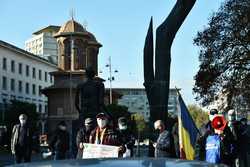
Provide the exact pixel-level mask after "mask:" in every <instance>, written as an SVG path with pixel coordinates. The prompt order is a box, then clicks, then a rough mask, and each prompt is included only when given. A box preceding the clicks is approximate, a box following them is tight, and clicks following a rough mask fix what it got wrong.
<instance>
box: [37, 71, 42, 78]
mask: <svg viewBox="0 0 250 167" xmlns="http://www.w3.org/2000/svg"><path fill="white" fill-rule="evenodd" d="M38 73H39V74H38V75H39V80H42V70H39V72H38Z"/></svg>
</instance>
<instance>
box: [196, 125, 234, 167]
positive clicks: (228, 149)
mask: <svg viewBox="0 0 250 167" xmlns="http://www.w3.org/2000/svg"><path fill="white" fill-rule="evenodd" d="M213 134H214V130H213V129H210V130H209V129H208V130H207V131H205V133H203V135H201V136H200V137H199V138H198V140H197V142H196V145H195V159H196V160H201V161H204V160H205V157H206V140H207V137H208V136H209V135H213ZM220 145H221V146H220V148H221V150H220V153H221V155H220V157H221V163H224V164H226V165H229V166H230V165H232V164H233V163H234V160H235V158H236V155H237V152H236V150H237V146H236V143H235V140H234V137H233V134H232V133H231V131H230V129H229V127H226V128H225V129H224V133H223V134H222V135H221V143H220Z"/></svg>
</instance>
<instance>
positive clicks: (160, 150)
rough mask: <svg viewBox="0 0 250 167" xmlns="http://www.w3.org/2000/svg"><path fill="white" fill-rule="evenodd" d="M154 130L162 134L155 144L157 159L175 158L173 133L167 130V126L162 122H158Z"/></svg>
mask: <svg viewBox="0 0 250 167" xmlns="http://www.w3.org/2000/svg"><path fill="white" fill-rule="evenodd" d="M154 128H155V130H157V131H159V132H160V134H159V137H158V139H157V142H156V143H155V144H154V147H155V157H173V156H174V155H172V146H173V142H171V133H170V132H169V131H168V130H166V128H165V125H164V123H163V122H162V121H161V120H157V121H156V122H155V123H154ZM171 145H172V146H171Z"/></svg>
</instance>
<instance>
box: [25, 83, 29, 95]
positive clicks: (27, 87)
mask: <svg viewBox="0 0 250 167" xmlns="http://www.w3.org/2000/svg"><path fill="white" fill-rule="evenodd" d="M25 92H26V94H29V93H30V84H29V83H26V85H25Z"/></svg>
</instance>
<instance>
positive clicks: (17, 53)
mask: <svg viewBox="0 0 250 167" xmlns="http://www.w3.org/2000/svg"><path fill="white" fill-rule="evenodd" d="M56 70H57V66H56V65H55V64H52V63H50V62H49V61H48V60H46V59H43V58H40V57H38V56H36V55H34V54H31V53H29V52H26V51H25V50H23V49H20V48H17V47H15V46H13V45H11V44H9V43H6V42H4V41H1V40H0V110H1V111H3V110H4V109H5V107H4V106H6V104H8V103H9V102H10V100H12V99H16V100H20V101H24V102H28V103H33V104H35V105H36V106H37V112H39V113H41V114H43V113H46V110H47V98H46V97H45V96H44V95H42V94H41V92H40V90H41V89H43V88H45V87H48V86H50V85H52V84H53V82H54V81H53V77H52V76H50V74H49V72H52V71H56Z"/></svg>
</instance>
